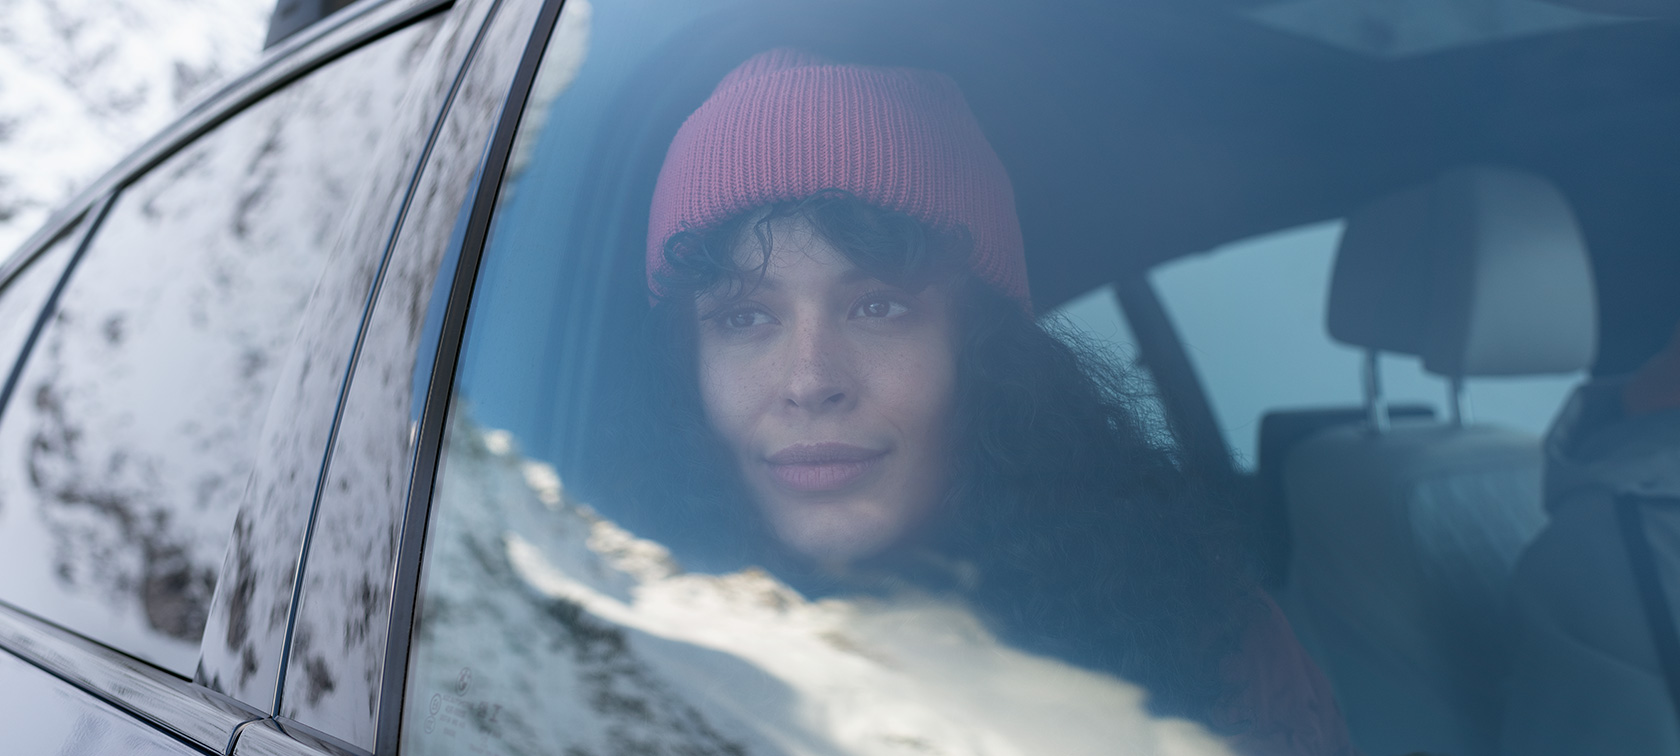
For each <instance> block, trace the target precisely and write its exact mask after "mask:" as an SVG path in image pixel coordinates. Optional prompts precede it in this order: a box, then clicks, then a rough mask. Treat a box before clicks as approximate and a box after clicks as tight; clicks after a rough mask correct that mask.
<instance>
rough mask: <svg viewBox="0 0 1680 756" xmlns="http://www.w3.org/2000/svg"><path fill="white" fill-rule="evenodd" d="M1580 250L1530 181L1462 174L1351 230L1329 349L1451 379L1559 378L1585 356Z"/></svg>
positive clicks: (1543, 185) (1382, 204)
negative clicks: (1398, 359) (1389, 357)
mask: <svg viewBox="0 0 1680 756" xmlns="http://www.w3.org/2000/svg"><path fill="white" fill-rule="evenodd" d="M1597 313H1598V305H1597V297H1596V294H1595V292H1594V287H1593V278H1592V269H1591V266H1590V264H1589V262H1588V259H1587V250H1586V244H1585V243H1584V242H1583V241H1582V238H1581V231H1580V228H1579V226H1578V225H1577V224H1576V222H1575V215H1574V213H1573V212H1571V211H1570V209H1569V203H1568V201H1567V200H1565V199H1564V197H1563V194H1562V193H1561V192H1559V191H1558V189H1557V187H1555V186H1553V185H1552V184H1551V182H1549V181H1547V180H1546V179H1544V178H1541V177H1539V176H1536V175H1533V174H1530V173H1524V172H1520V171H1515V170H1510V169H1506V168H1495V167H1487V166H1473V167H1466V168H1459V169H1455V170H1452V171H1449V172H1447V173H1445V174H1442V175H1441V176H1440V177H1439V178H1437V179H1435V180H1434V181H1431V182H1429V183H1427V184H1424V185H1421V186H1418V187H1413V188H1411V189H1407V190H1404V191H1401V192H1398V193H1396V194H1393V195H1390V196H1388V197H1385V198H1383V199H1381V200H1378V201H1377V202H1374V203H1372V204H1371V205H1369V206H1367V207H1366V208H1364V209H1362V210H1360V211H1359V212H1357V213H1355V214H1354V215H1353V216H1352V217H1351V218H1350V219H1349V221H1348V226H1347V229H1346V231H1345V232H1344V234H1343V237H1342V244H1341V248H1340V249H1339V250H1338V252H1337V260H1336V271H1335V275H1334V278H1333V280H1332V283H1331V292H1330V308H1329V328H1330V334H1331V336H1333V337H1335V338H1336V339H1338V340H1340V341H1343V342H1346V343H1349V344H1353V345H1356V346H1362V347H1365V348H1367V349H1376V350H1380V351H1391V352H1401V353H1405V354H1411V355H1417V356H1421V357H1422V358H1423V364H1424V368H1425V369H1426V370H1428V371H1429V372H1432V373H1435V374H1438V375H1442V376H1446V377H1448V378H1455V379H1457V378H1467V377H1472V376H1511V375H1539V374H1547V373H1568V372H1572V371H1576V370H1580V369H1582V368H1585V367H1586V366H1587V365H1588V364H1589V363H1590V362H1591V361H1592V357H1593V350H1594V348H1595V345H1596V338H1597V332H1598V322H1597V321H1598V314H1597Z"/></svg>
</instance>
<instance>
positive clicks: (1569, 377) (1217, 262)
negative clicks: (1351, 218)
mask: <svg viewBox="0 0 1680 756" xmlns="http://www.w3.org/2000/svg"><path fill="white" fill-rule="evenodd" d="M1341 232H1342V223H1341V222H1340V221H1333V222H1328V223H1316V224H1312V225H1309V226H1302V227H1300V228H1295V229H1289V230H1286V231H1280V232H1277V233H1272V234H1265V235H1263V236H1260V237H1257V238H1253V239H1246V240H1243V241H1239V242H1234V243H1232V244H1228V245H1224V246H1221V247H1219V248H1217V249H1214V250H1210V251H1209V252H1207V253H1206V254H1203V255H1193V256H1188V257H1185V258H1182V259H1180V260H1176V261H1174V262H1171V263H1168V264H1166V265H1163V266H1161V267H1160V268H1157V269H1156V270H1155V271H1153V274H1152V276H1151V280H1152V282H1153V283H1154V285H1155V287H1156V288H1157V290H1158V291H1159V292H1160V295H1161V299H1162V300H1163V301H1164V303H1165V306H1166V307H1167V310H1168V312H1169V314H1170V315H1171V316H1172V318H1173V324H1174V325H1175V326H1176V327H1177V329H1178V331H1179V336H1180V337H1181V338H1182V339H1183V341H1184V347H1185V350H1186V351H1187V352H1189V354H1190V360H1191V362H1192V364H1194V365H1195V367H1196V371H1197V373H1198V375H1199V376H1200V377H1201V380H1202V384H1203V387H1204V388H1205V389H1206V391H1207V396H1208V400H1209V401H1210V402H1211V403H1212V405H1213V410H1214V414H1215V415H1216V416H1217V417H1218V419H1219V425H1220V429H1221V430H1222V431H1223V432H1224V434H1225V443H1226V444H1227V445H1228V446H1229V447H1230V449H1231V452H1232V454H1233V456H1234V457H1235V459H1236V461H1237V463H1238V465H1239V466H1241V467H1243V468H1246V469H1253V467H1254V465H1255V463H1256V461H1257V460H1258V454H1259V453H1258V448H1257V445H1258V443H1259V436H1260V418H1261V416H1262V415H1264V414H1265V413H1266V412H1268V411H1271V410H1279V409H1301V408H1307V407H1334V406H1342V407H1357V406H1359V405H1360V403H1361V402H1362V401H1363V394H1362V393H1361V391H1362V390H1361V381H1362V378H1361V373H1360V370H1361V363H1362V360H1363V359H1364V357H1363V354H1364V353H1363V352H1362V351H1361V350H1360V349H1358V348H1357V347H1351V346H1347V345H1345V344H1339V343H1337V342H1335V341H1333V340H1331V338H1330V334H1329V333H1328V332H1327V331H1326V330H1325V325H1324V322H1325V304H1326V301H1327V299H1328V297H1329V292H1330V271H1331V267H1332V265H1333V264H1334V261H1335V258H1336V243H1337V242H1338V241H1339V240H1340V238H1341ZM1581 377H1582V373H1581V372H1579V371H1578V372H1575V373H1571V374H1566V375H1560V376H1540V377H1521V378H1479V379H1472V380H1470V381H1468V382H1467V383H1466V385H1465V393H1464V397H1463V401H1464V409H1465V410H1466V414H1467V417H1468V418H1469V419H1471V420H1473V421H1475V422H1482V423H1492V424H1497V425H1503V426H1509V427H1511V428H1516V429H1520V430H1523V431H1527V432H1529V433H1533V434H1539V433H1541V432H1543V431H1544V430H1545V429H1546V426H1547V425H1548V424H1550V423H1551V421H1552V418H1553V417H1554V416H1555V415H1556V414H1557V412H1558V409H1559V408H1560V407H1561V406H1563V400H1564V397H1565V396H1567V395H1568V393H1569V391H1570V389H1571V388H1572V387H1574V386H1575V385H1576V384H1577V383H1580V381H1581ZM1382 382H1383V393H1384V395H1385V396H1386V397H1387V399H1388V401H1389V402H1390V403H1392V404H1396V405H1423V406H1428V407H1434V408H1437V414H1438V415H1440V416H1443V417H1444V416H1445V414H1446V410H1445V406H1446V403H1447V399H1446V397H1447V391H1448V387H1447V383H1446V382H1445V381H1444V380H1442V379H1441V378H1439V377H1437V376H1433V375H1430V374H1428V373H1426V372H1424V370H1423V365H1422V363H1421V361H1420V360H1419V359H1418V358H1417V357H1415V356H1407V355H1398V354H1389V355H1385V356H1384V357H1383V358H1382Z"/></svg>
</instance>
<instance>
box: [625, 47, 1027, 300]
mask: <svg viewBox="0 0 1680 756" xmlns="http://www.w3.org/2000/svg"><path fill="white" fill-rule="evenodd" d="M825 189H840V190H844V191H847V192H850V193H852V194H853V195H856V196H857V197H858V198H859V199H861V200H863V201H864V202H866V203H869V204H871V205H874V206H877V207H880V208H882V209H884V210H889V211H895V212H901V213H904V214H906V215H909V216H910V217H912V218H916V219H917V220H919V221H921V222H923V223H925V224H927V225H928V227H929V228H931V229H934V230H935V231H955V230H959V229H960V230H962V231H966V233H967V234H968V236H969V238H970V239H971V240H972V242H973V250H972V252H971V255H970V258H969V266H970V268H971V269H972V271H973V272H974V273H975V274H976V275H978V276H979V277H980V278H981V279H982V280H985V281H987V282H990V283H991V284H992V285H994V286H996V287H997V288H998V289H999V290H1001V291H1002V292H1003V293H1005V294H1007V295H1009V296H1010V297H1012V298H1014V299H1016V300H1017V301H1019V302H1020V303H1021V304H1022V306H1024V307H1027V308H1028V309H1030V307H1031V305H1030V301H1029V297H1028V293H1027V269H1026V259H1025V255H1024V253H1023V248H1022V243H1021V227H1020V223H1019V221H1018V220H1017V219H1016V217H1015V193H1014V191H1013V190H1012V189H1011V188H1010V185H1009V176H1008V175H1007V174H1005V173H1004V170H1003V163H1002V162H1000V161H999V160H998V157H997V153H995V152H993V151H992V146H991V145H990V144H989V143H987V141H986V137H985V135H984V134H982V133H981V132H980V125H979V123H977V122H976V121H975V119H974V114H973V113H972V112H971V111H969V109H968V103H967V102H966V101H964V99H963V96H962V92H961V91H960V90H958V89H957V84H956V82H954V81H952V80H951V79H950V77H948V76H945V75H944V74H939V73H935V72H933V71H924V70H919V69H913V68H879V67H871V66H854V65H841V64H836V63H833V62H830V61H826V60H823V59H821V58H819V57H817V56H815V55H812V54H811V53H808V52H805V51H803V50H795V49H787V48H782V49H776V50H770V51H768V52H764V53H760V54H759V55H756V56H754V57H753V58H752V59H750V60H748V61H747V62H745V63H743V64H741V65H740V67H738V68H736V69H735V70H734V71H732V72H730V74H729V75H728V76H725V77H724V79H723V81H722V82H721V83H719V84H718V86H717V89H716V90H714V91H713V92H712V96H711V97H710V98H707V100H706V102H705V103H704V104H702V105H701V106H700V109H699V110H696V111H694V114H693V115H691V116H689V117H688V120H687V121H685V122H684V123H683V125H682V128H680V129H678V130H677V136H676V138H675V139H673V140H671V148H670V150H669V151H667V152H666V154H665V165H664V167H663V168H662V169H661V170H660V172H659V183H658V185H657V186H656V188H655V189H654V192H653V208H652V213H651V215H650V217H649V221H648V244H647V273H648V287H649V290H650V291H654V292H656V293H657V291H658V288H657V284H656V283H655V281H654V273H655V272H656V271H659V270H662V269H664V268H665V267H666V265H665V252H664V248H665V243H666V242H667V241H668V240H669V239H670V238H671V237H672V236H673V235H675V234H677V233H680V232H683V231H704V230H707V229H710V228H713V227H716V226H717V225H719V224H722V223H724V222H725V221H728V220H729V219H731V218H733V217H735V216H737V215H739V214H741V213H744V212H747V211H749V210H754V209H757V208H760V207H764V206H766V205H769V204H772V203H776V202H785V201H789V200H798V199H803V198H805V197H809V196H811V195H814V194H816V193H818V192H821V191H823V190H825Z"/></svg>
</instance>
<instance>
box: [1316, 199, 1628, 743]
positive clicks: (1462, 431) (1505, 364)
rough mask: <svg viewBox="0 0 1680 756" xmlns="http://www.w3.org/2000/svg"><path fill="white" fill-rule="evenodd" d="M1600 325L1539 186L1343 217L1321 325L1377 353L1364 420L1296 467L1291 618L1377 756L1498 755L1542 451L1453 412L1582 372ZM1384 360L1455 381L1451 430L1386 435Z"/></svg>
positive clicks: (1385, 205) (1537, 513)
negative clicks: (1487, 384) (1472, 397)
mask: <svg viewBox="0 0 1680 756" xmlns="http://www.w3.org/2000/svg"><path fill="white" fill-rule="evenodd" d="M1595 313H1596V306H1595V301H1594V291H1593V286H1592V281H1591V277H1590V274H1589V268H1588V263H1587V258H1586V250H1585V247H1584V245H1583V243H1582V241H1581V235H1580V232H1579V230H1578V228H1577V226H1576V223H1575V220H1574V217H1573V215H1572V213H1571V212H1570V210H1569V207H1568V205H1567V203H1566V202H1565V200H1564V199H1563V197H1562V195H1561V194H1560V193H1559V192H1558V191H1557V190H1556V189H1555V188H1554V187H1552V185H1551V184H1549V183H1548V182H1546V181H1545V180H1544V179H1541V178H1539V177H1536V176H1533V175H1529V174H1525V173H1520V172H1516V171H1511V170H1505V169H1499V168H1489V167H1472V168H1464V169H1459V170H1455V171H1452V172H1449V173H1447V174H1444V175H1442V176H1441V177H1440V178H1438V179H1437V180H1434V181H1431V182H1429V183H1427V184H1425V185H1422V186H1418V187H1415V188H1412V189H1408V190H1405V191H1402V192H1400V193H1398V194H1395V195H1392V196H1389V197H1387V198H1384V199H1382V200H1379V201H1378V202H1376V203H1373V204H1372V205H1370V206H1369V207H1367V208H1365V209H1363V210H1361V211H1360V212H1358V213H1356V214H1354V215H1353V216H1352V217H1351V218H1350V219H1349V222H1348V226H1347V229H1346V232H1345V233H1344V235H1343V239H1342V243H1341V246H1340V248H1339V249H1338V251H1337V260H1336V267H1335V272H1334V276H1333V279H1332V283H1331V292H1330V302H1329V311H1328V318H1327V321H1328V326H1329V330H1330V334H1331V336H1332V337H1334V338H1335V339H1337V340H1338V341H1341V342H1343V343H1346V344H1350V345H1354V346H1357V347H1361V348H1363V349H1365V350H1366V354H1367V360H1366V404H1367V419H1366V421H1365V422H1362V423H1356V424H1343V425H1340V426H1336V427H1332V428H1329V429H1327V430H1323V431H1321V432H1319V433H1317V434H1316V435H1313V436H1312V437H1310V438H1308V439H1306V440H1304V441H1301V442H1299V443H1298V444H1297V445H1296V447H1295V449H1294V451H1293V452H1292V453H1291V454H1289V456H1288V458H1287V460H1286V461H1285V462H1284V470H1283V475H1284V492H1285V498H1286V501H1287V506H1288V508H1289V513H1288V516H1289V522H1290V532H1291V539H1292V542H1293V549H1294V553H1293V555H1292V560H1291V566H1290V576H1289V587H1288V593H1289V594H1290V597H1289V600H1288V601H1287V602H1286V606H1288V607H1290V608H1291V609H1292V611H1293V615H1292V617H1291V619H1292V620H1293V621H1295V622H1297V624H1299V625H1300V626H1302V627H1303V630H1304V634H1305V635H1307V636H1308V638H1309V646H1310V647H1311V648H1313V649H1314V650H1315V651H1316V653H1317V654H1318V655H1319V661H1320V663H1321V664H1323V665H1324V667H1325V671H1326V673H1327V674H1328V675H1329V677H1330V678H1331V681H1332V683H1333V684H1334V686H1335V689H1336V692H1337V697H1338V699H1339V700H1340V702H1341V705H1342V707H1343V710H1344V712H1345V713H1346V716H1347V719H1348V723H1349V727H1350V729H1351V731H1352V733H1353V735H1354V738H1355V741H1356V743H1357V744H1358V745H1359V746H1360V747H1361V748H1362V749H1364V750H1365V751H1367V752H1369V753H1376V754H1383V753H1409V752H1413V751H1428V752H1437V753H1449V754H1459V755H1464V756H1469V755H1474V754H1491V753H1493V752H1494V751H1495V749H1496V743H1495V741H1496V738H1497V733H1498V722H1499V717H1500V710H1501V700H1502V699H1501V694H1500V690H1501V678H1502V675H1503V672H1504V669H1505V664H1504V658H1503V654H1502V652H1501V651H1502V643H1503V642H1504V637H1505V636H1504V635H1503V630H1504V622H1505V612H1504V609H1503V607H1504V601H1505V596H1506V591H1507V581H1508V579H1509V575H1510V572H1511V569H1512V565H1513V564H1514V562H1515V561H1516V557H1517V555H1518V553H1519V551H1520V550H1521V548H1522V547H1523V546H1524V545H1525V544H1526V543H1528V542H1529V541H1530V540H1531V538H1532V537H1533V536H1534V535H1535V533H1537V532H1538V531H1539V529H1540V528H1541V526H1542V525H1543V523H1544V514H1543V509H1542V506H1541V450H1540V439H1539V438H1537V437H1535V436H1534V435H1532V434H1528V433H1523V432H1518V431H1515V430H1509V429H1504V428H1498V427H1491V426H1487V425H1475V424H1467V423H1465V422H1463V416H1462V413H1461V412H1460V411H1459V395H1460V391H1461V388H1462V385H1463V381H1464V379H1466V378H1470V377H1478V376H1523V375H1537V374H1548V373H1567V372H1572V371H1576V370H1580V369H1582V368H1583V367H1585V366H1586V365H1587V364H1588V362H1589V361H1590V359H1591V357H1592V353H1593V349H1594V335H1595V333H1596V328H1595V320H1594V319H1595ZM1379 352H1398V353H1401V354H1407V355H1413V356H1417V357H1421V358H1422V360H1423V365H1424V368H1425V370H1426V371H1428V372H1430V373H1432V374H1435V375H1438V376H1441V377H1443V378H1445V379H1446V380H1447V382H1448V384H1449V386H1450V387H1451V391H1450V392H1449V409H1450V411H1451V417H1450V419H1446V420H1435V419H1433V418H1396V419H1394V420H1393V421H1392V422H1390V421H1389V413H1388V412H1386V411H1385V410H1384V409H1383V407H1382V398H1381V385H1380V375H1379V374H1378V372H1377V371H1378V366H1379V361H1378V360H1377V357H1376V356H1377V354H1378V353H1379Z"/></svg>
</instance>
